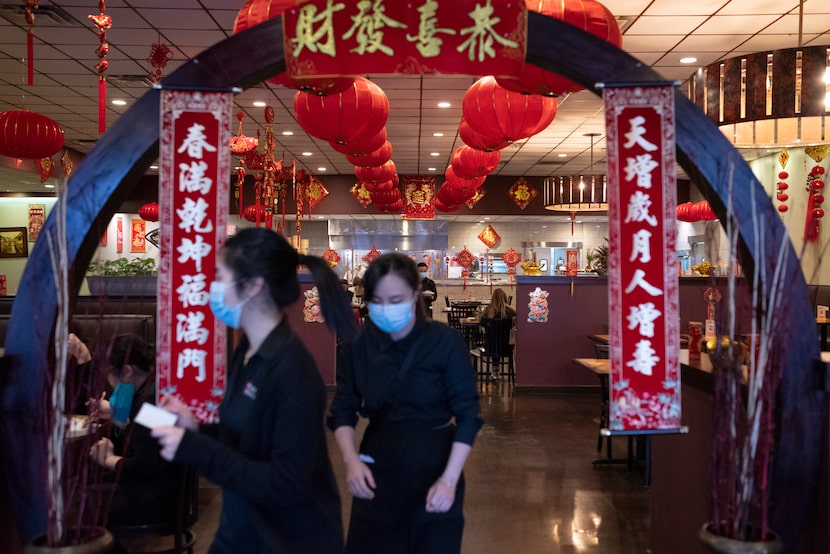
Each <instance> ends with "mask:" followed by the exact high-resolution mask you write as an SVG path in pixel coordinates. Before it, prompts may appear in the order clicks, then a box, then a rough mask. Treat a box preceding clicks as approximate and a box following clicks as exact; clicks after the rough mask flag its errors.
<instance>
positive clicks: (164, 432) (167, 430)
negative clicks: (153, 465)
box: [151, 427, 184, 462]
mask: <svg viewBox="0 0 830 554" xmlns="http://www.w3.org/2000/svg"><path fill="white" fill-rule="evenodd" d="M151 434H152V435H153V437H155V438H157V439H158V441H159V445H161V452H159V454H161V457H162V458H164V459H165V460H167V461H168V462H172V461H173V458H175V457H176V451H177V450H178V449H179V445H180V444H181V442H182V437H183V436H184V429H183V428H182V427H156V428H155V429H153V431H152V433H151Z"/></svg>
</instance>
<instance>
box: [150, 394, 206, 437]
mask: <svg viewBox="0 0 830 554" xmlns="http://www.w3.org/2000/svg"><path fill="white" fill-rule="evenodd" d="M159 407H160V408H164V409H165V410H167V411H168V412H172V413H174V414H176V415H177V416H179V419H177V420H176V427H183V428H184V429H190V430H191V431H198V430H199V422H198V421H197V420H196V417H195V416H194V415H193V413H192V412H191V411H190V408H188V407H187V404H185V403H184V402H182V401H181V400H179V399H178V398H177V397H175V396H164V397H162V399H161V402H159Z"/></svg>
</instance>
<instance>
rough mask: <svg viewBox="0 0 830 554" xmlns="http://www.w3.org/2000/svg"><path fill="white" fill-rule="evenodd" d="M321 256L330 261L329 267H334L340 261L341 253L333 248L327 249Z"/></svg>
mask: <svg viewBox="0 0 830 554" xmlns="http://www.w3.org/2000/svg"><path fill="white" fill-rule="evenodd" d="M320 257H321V258H323V259H324V260H326V261H327V262H328V263H329V267H330V268H332V269H334V266H336V265H337V264H338V263H339V262H340V254H338V253H337V252H336V251H334V250H332V249H331V248H328V249H326V251H325V252H323V253H322V254H321V255H320Z"/></svg>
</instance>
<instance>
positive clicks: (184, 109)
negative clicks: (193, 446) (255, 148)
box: [156, 90, 233, 422]
mask: <svg viewBox="0 0 830 554" xmlns="http://www.w3.org/2000/svg"><path fill="white" fill-rule="evenodd" d="M232 108H233V97H232V95H231V94H230V93H218V92H216V93H214V92H211V93H207V92H197V91H193V92H191V91H187V92H186V91H177V90H164V91H162V93H161V146H160V154H159V158H160V160H159V161H160V163H159V177H160V178H159V181H160V183H161V184H160V191H159V205H160V207H161V210H160V214H159V215H160V218H159V222H160V229H161V230H162V232H161V233H160V235H161V259H160V263H159V267H160V270H159V276H158V318H157V325H158V331H157V334H158V336H157V341H156V342H157V349H156V350H157V360H156V363H157V365H156V367H157V372H158V394H159V395H175V396H178V397H179V398H180V399H182V401H184V402H185V403H186V404H187V405H188V406H189V407H190V409H191V411H192V412H193V413H194V414H195V415H196V417H197V418H198V419H199V421H202V422H212V421H216V419H217V417H218V412H217V410H218V408H219V402H220V401H221V399H222V394H223V392H224V389H225V375H226V371H227V368H226V364H227V362H226V359H227V355H226V354H227V351H226V339H225V325H224V324H223V323H221V322H220V321H218V320H217V319H216V318H214V316H213V313H212V312H211V311H210V306H209V304H208V293H209V290H210V282H211V281H212V280H213V274H214V269H215V266H216V252H217V250H218V249H219V247H220V245H221V244H222V242H223V241H224V239H225V233H226V228H227V214H228V199H229V192H228V189H229V179H228V175H230V157H229V156H228V152H227V144H228V140H229V139H230V135H231V109H232Z"/></svg>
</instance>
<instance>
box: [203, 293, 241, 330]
mask: <svg viewBox="0 0 830 554" xmlns="http://www.w3.org/2000/svg"><path fill="white" fill-rule="evenodd" d="M233 284H234V283H221V282H219V281H214V282H212V283H211V284H210V311H212V312H213V315H215V316H216V319H218V320H219V321H221V322H222V323H224V324H225V325H227V326H228V327H231V328H233V329H238V328H239V320H240V318H241V317H242V306H244V305H245V303H246V302H247V301H248V300H250V299H249V298H246V299H245V300H243V301H242V302H240V303H239V304H237V305H236V306H228V305H227V304H225V289H227V288H228V286H229V285H233Z"/></svg>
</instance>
